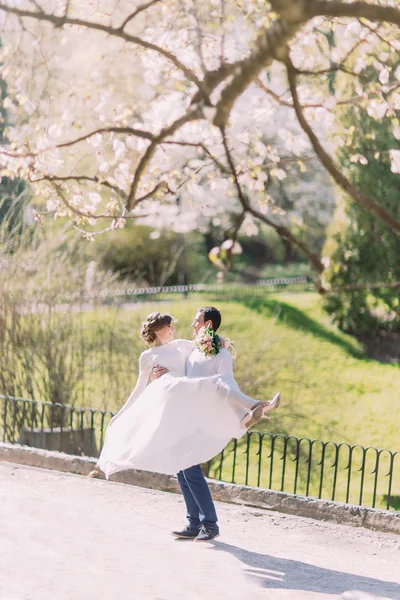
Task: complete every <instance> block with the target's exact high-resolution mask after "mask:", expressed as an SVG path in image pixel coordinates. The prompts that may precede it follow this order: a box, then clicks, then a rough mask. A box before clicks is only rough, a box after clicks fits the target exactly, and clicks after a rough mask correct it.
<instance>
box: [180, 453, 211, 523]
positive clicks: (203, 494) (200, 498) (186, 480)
mask: <svg viewBox="0 0 400 600" xmlns="http://www.w3.org/2000/svg"><path fill="white" fill-rule="evenodd" d="M178 481H179V485H180V487H181V490H182V494H183V498H184V500H185V504H186V511H187V512H186V516H187V518H188V521H189V523H190V525H191V527H197V528H198V527H200V525H211V526H214V527H217V521H218V519H217V513H216V512H215V506H214V502H213V500H212V498H211V493H210V490H209V487H208V485H207V481H206V480H205V478H204V475H203V473H202V471H201V468H200V465H195V466H194V467H189V469H185V470H184V471H179V473H178Z"/></svg>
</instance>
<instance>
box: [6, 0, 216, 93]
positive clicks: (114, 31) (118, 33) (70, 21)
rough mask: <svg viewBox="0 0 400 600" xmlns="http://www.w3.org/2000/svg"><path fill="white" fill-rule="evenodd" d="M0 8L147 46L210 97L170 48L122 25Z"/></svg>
mask: <svg viewBox="0 0 400 600" xmlns="http://www.w3.org/2000/svg"><path fill="white" fill-rule="evenodd" d="M0 10H4V12H6V13H11V14H14V15H17V16H20V17H26V18H31V19H36V20H37V21H47V22H48V23H51V24H52V25H54V27H63V26H64V25H79V26H80V27H86V28H87V29H92V30H95V31H102V32H103V33H107V34H108V35H111V36H114V37H118V38H121V39H123V40H125V41H126V42H130V43H132V44H136V45H138V46H141V47H142V48H146V49H147V50H152V51H153V52H157V53H158V54H160V55H161V56H163V57H164V58H166V59H167V60H169V61H170V62H172V63H173V64H174V65H175V67H176V68H177V69H179V70H180V71H182V72H183V73H184V74H185V75H186V77H187V78H188V79H189V81H192V83H195V84H196V86H197V87H198V88H199V90H200V91H201V93H202V97H203V99H204V100H207V99H208V94H207V92H206V88H205V87H204V85H203V82H202V81H200V80H199V78H198V77H197V75H196V74H195V73H194V72H193V71H192V70H191V69H189V68H188V67H187V66H186V65H184V64H183V63H182V62H181V61H180V60H179V59H178V58H177V57H176V56H175V55H174V54H172V53H171V52H168V50H164V48H161V46H157V45H156V44H152V43H151V42H147V41H145V40H142V39H141V38H140V37H137V36H135V35H131V34H129V33H126V32H125V31H122V30H121V28H120V27H119V28H115V27H112V26H110V25H104V24H102V23H96V22H93V21H86V20H84V19H78V18H75V17H68V16H67V15H64V16H62V17H57V16H56V15H54V14H51V13H45V12H43V11H39V10H37V11H30V10H25V9H22V8H17V7H14V6H9V5H7V4H5V3H4V2H0Z"/></svg>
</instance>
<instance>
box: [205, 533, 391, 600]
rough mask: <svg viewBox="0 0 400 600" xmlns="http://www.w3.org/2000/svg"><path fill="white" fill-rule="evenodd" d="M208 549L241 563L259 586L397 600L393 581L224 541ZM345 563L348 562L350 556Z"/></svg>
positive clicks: (215, 543)
mask: <svg viewBox="0 0 400 600" xmlns="http://www.w3.org/2000/svg"><path fill="white" fill-rule="evenodd" d="M210 549H211V548H210ZM211 550H212V551H219V552H228V553H229V554H232V556H234V557H235V558H237V559H238V560H240V561H241V562H242V563H244V564H245V565H246V567H247V568H246V569H245V570H244V572H245V574H246V576H247V577H249V578H250V579H251V580H252V581H253V582H255V583H256V584H257V585H259V586H260V587H264V588H280V589H287V590H305V591H309V592H316V593H320V594H337V595H340V594H343V593H344V592H346V591H348V590H360V591H362V592H369V593H370V594H375V595H377V596H385V597H386V598H391V599H393V600H398V599H399V598H400V585H399V584H397V583H394V582H390V581H381V580H379V579H374V578H372V577H364V576H362V575H352V574H350V573H343V572H342V571H333V570H331V569H324V568H323V567H316V566H315V565H312V564H308V563H303V562H299V561H297V560H290V559H286V558H277V557H275V556H270V555H268V554H259V553H258V552H250V551H249V550H245V549H244V548H239V547H238V546H232V545H230V544H225V543H224V542H217V541H215V542H213V547H212V549H211ZM349 562H350V563H351V558H350V557H349Z"/></svg>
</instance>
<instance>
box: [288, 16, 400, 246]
mask: <svg viewBox="0 0 400 600" xmlns="http://www.w3.org/2000/svg"><path fill="white" fill-rule="evenodd" d="M351 6H352V5H351ZM286 64H287V73H288V79H289V86H290V91H291V94H292V98H293V105H294V109H295V111H296V115H297V119H298V121H299V123H300V125H301V127H302V129H303V131H304V132H305V133H306V135H307V136H308V138H309V140H310V142H311V144H312V147H313V148H314V151H315V153H316V154H317V156H318V158H319V159H320V161H321V162H322V164H323V165H324V167H325V168H326V170H327V171H328V173H329V174H330V175H331V177H332V178H333V179H334V181H336V183H337V184H338V185H339V186H340V187H341V188H342V189H343V190H344V191H345V192H346V193H347V194H349V195H350V196H351V198H352V199H353V200H354V201H355V202H357V204H359V205H360V206H362V207H363V208H365V210H367V211H368V212H370V213H373V214H375V215H376V216H377V217H378V218H379V219H380V220H381V221H383V222H384V223H385V224H386V225H388V227H390V229H392V230H393V231H394V232H395V233H397V234H399V235H400V221H397V219H395V218H394V217H393V216H392V215H391V214H390V213H389V212H388V211H387V210H386V209H385V208H384V207H383V206H381V205H380V204H377V203H376V202H374V201H373V200H372V199H371V198H369V197H368V196H366V195H365V194H363V193H362V192H361V190H360V189H358V188H357V187H356V186H355V185H353V184H352V183H351V182H350V181H349V180H348V179H347V177H345V175H344V174H343V173H342V171H340V169H339V168H338V167H337V166H336V165H335V163H334V161H333V160H332V158H331V157H330V156H329V154H328V153H327V152H326V150H325V149H324V148H323V146H322V144H321V143H320V141H319V139H318V137H317V136H316V135H315V133H314V131H313V130H312V128H311V127H310V125H309V124H308V122H307V120H306V118H305V116H304V113H303V109H302V107H301V104H300V101H299V97H298V93H297V85H296V78H297V73H296V69H295V68H294V66H293V64H292V62H291V61H290V58H289V57H288V59H287V63H286Z"/></svg>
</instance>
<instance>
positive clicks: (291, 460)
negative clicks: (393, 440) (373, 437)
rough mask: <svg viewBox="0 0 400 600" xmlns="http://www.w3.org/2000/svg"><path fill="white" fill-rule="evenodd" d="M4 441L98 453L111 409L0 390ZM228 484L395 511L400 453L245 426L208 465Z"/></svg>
mask: <svg viewBox="0 0 400 600" xmlns="http://www.w3.org/2000/svg"><path fill="white" fill-rule="evenodd" d="M0 415H1V421H0V434H1V439H2V440H3V441H4V442H10V443H13V444H15V443H19V444H25V445H28V446H33V447H39V448H46V449H49V450H58V451H62V452H66V453H69V454H81V455H86V456H94V457H96V456H98V455H99V452H100V449H101V447H102V444H103V440H104V435H105V431H106V428H107V425H108V423H109V421H110V419H111V417H112V416H113V413H112V412H111V411H104V410H97V409H91V408H79V407H73V406H69V405H61V404H52V403H50V402H37V401H34V400H25V399H22V398H12V397H6V396H0ZM204 467H205V470H206V474H207V475H208V476H209V477H212V478H215V479H219V480H222V481H228V482H232V483H238V484H244V485H250V486H255V487H261V488H265V489H272V490H276V491H283V492H290V493H295V494H300V495H303V496H310V497H315V498H322V499H326V500H334V501H339V502H346V503H350V504H356V505H360V506H368V507H371V508H385V509H387V510H400V451H397V452H393V451H391V450H387V449H378V448H374V447H373V446H368V447H364V446H361V445H359V444H356V445H350V444H348V443H345V442H342V443H336V442H332V441H328V442H324V441H322V440H311V439H308V438H298V437H295V436H291V435H289V436H286V435H282V434H279V433H278V434H273V433H269V432H259V431H256V430H254V431H249V432H248V433H247V434H246V435H245V436H243V438H241V439H240V440H232V441H231V442H230V443H229V444H228V446H227V447H226V448H225V449H224V450H223V452H221V454H219V455H218V456H216V457H215V458H214V459H213V460H212V461H210V462H209V463H208V464H207V465H204Z"/></svg>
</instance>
